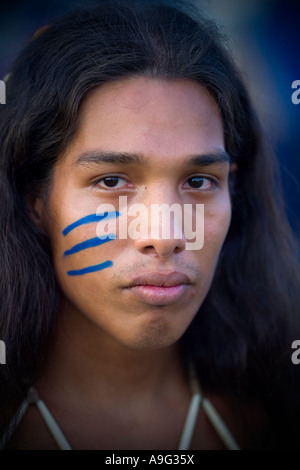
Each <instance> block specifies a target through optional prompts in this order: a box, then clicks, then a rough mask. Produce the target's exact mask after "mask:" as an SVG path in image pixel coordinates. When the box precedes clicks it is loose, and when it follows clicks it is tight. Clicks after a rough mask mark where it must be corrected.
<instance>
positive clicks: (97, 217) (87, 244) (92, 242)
mask: <svg viewBox="0 0 300 470" xmlns="http://www.w3.org/2000/svg"><path fill="white" fill-rule="evenodd" d="M119 215H120V214H119V212H117V211H111V212H104V213H103V214H90V215H87V216H85V217H82V218H80V219H78V220H76V221H75V222H73V223H72V224H70V225H68V226H67V227H66V228H65V229H64V230H63V232H62V233H63V235H64V236H66V235H68V233H70V232H71V231H72V230H74V229H75V228H77V227H79V226H80V225H83V224H89V223H92V222H99V221H101V220H103V219H106V220H108V219H112V218H117V217H118V216H119ZM115 239H116V235H115V234H113V233H110V234H109V235H107V236H106V237H105V238H99V237H95V238H90V239H89V240H85V241H83V242H81V243H78V244H77V245H74V246H73V247H72V248H70V249H69V250H66V251H65V252H64V256H70V255H72V254H74V253H78V252H79V251H82V250H85V249H87V248H93V247H96V246H100V245H103V244H104V243H107V242H109V241H111V240H115ZM111 266H113V262H112V261H111V260H107V261H104V262H103V263H100V264H96V265H93V266H87V267H85V268H82V269H76V270H72V271H67V274H68V275H69V276H81V275H83V274H87V273H92V272H96V271H101V270H102V269H106V268H109V267H111Z"/></svg>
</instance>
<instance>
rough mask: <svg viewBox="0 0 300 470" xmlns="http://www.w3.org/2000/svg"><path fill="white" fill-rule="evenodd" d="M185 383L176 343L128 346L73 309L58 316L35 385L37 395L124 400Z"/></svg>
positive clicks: (184, 388) (185, 387)
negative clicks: (149, 347)
mask: <svg viewBox="0 0 300 470" xmlns="http://www.w3.org/2000/svg"><path fill="white" fill-rule="evenodd" d="M188 386H189V385H188V383H187V378H186V374H185V371H184V367H183V361H182V359H181V356H180V347H179V344H174V345H172V346H169V347H167V348H163V349H158V350H152V351H144V350H135V349H131V348H128V347H127V346H125V345H122V344H120V343H117V342H116V341H115V340H114V338H112V337H110V336H109V335H107V334H106V333H104V332H103V331H102V330H101V328H100V327H98V326H97V325H95V324H93V323H92V322H91V321H90V320H89V319H88V318H86V317H85V316H84V315H83V314H82V313H80V312H78V311H76V310H75V309H73V308H70V309H64V311H63V312H61V315H60V316H59V321H58V330H57V336H56V342H55V344H54V347H53V348H52V351H51V353H50V355H49V359H48V363H47V367H46V369H45V372H44V374H43V376H42V377H41V379H40V380H39V381H38V383H37V387H38V388H39V390H40V393H41V395H43V394H44V393H47V395H48V392H47V390H51V393H54V394H55V395H56V394H57V395H59V394H65V395H68V396H69V397H70V396H74V400H77V399H79V397H80V396H82V397H84V398H85V400H91V401H98V400H100V399H102V400H104V401H107V400H112V401H114V400H115V399H116V397H118V400H119V401H120V400H124V403H126V401H127V400H128V399H130V400H131V401H132V399H134V400H135V401H138V400H139V397H143V400H144V399H145V396H147V395H148V396H149V399H150V396H152V397H153V396H154V395H160V394H162V393H164V391H165V393H168V392H169V391H170V388H171V387H172V388H173V389H174V388H175V389H177V390H180V391H181V393H182V391H183V390H187V389H188ZM167 391H168V392H167ZM49 393H50V392H49Z"/></svg>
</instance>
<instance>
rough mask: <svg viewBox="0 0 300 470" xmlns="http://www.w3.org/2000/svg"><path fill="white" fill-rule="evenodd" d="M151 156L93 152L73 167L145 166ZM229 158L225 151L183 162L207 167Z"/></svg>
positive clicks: (81, 157)
mask: <svg viewBox="0 0 300 470" xmlns="http://www.w3.org/2000/svg"><path fill="white" fill-rule="evenodd" d="M150 159H151V156H148V157H146V156H145V155H144V154H141V153H131V152H105V151H100V150H93V151H89V152H84V153H82V154H80V155H79V156H78V158H77V160H76V162H75V165H83V166H85V165H90V164H97V165H101V164H105V163H110V164H114V165H120V164H122V165H139V166H141V165H143V164H144V165H145V164H146V163H147V160H150ZM230 162H231V158H230V156H229V154H228V153H227V152H226V151H225V150H217V151H215V152H209V153H205V154H199V155H190V156H188V158H187V159H186V160H185V161H184V162H183V164H184V165H185V166H209V165H215V164H224V163H230Z"/></svg>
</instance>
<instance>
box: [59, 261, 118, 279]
mask: <svg viewBox="0 0 300 470" xmlns="http://www.w3.org/2000/svg"><path fill="white" fill-rule="evenodd" d="M112 265H113V262H112V261H110V260H108V261H104V263H100V264H95V265H94V266H88V267H87V268H83V269H75V270H74V271H67V274H68V275H69V276H82V274H87V273H94V272H96V271H101V270H102V269H105V268H110V267H111V266H112Z"/></svg>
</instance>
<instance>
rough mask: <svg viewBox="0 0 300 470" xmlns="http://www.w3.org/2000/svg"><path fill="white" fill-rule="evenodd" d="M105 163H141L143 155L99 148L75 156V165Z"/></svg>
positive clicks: (143, 158) (143, 160)
mask: <svg viewBox="0 0 300 470" xmlns="http://www.w3.org/2000/svg"><path fill="white" fill-rule="evenodd" d="M95 163H96V164H98V165H100V164H105V163H112V164H115V165H118V164H123V165H128V164H131V165H134V164H135V165H142V164H143V163H145V157H144V155H142V154H139V153H130V152H104V151H100V150H93V151H90V152H84V153H82V154H81V155H79V157H78V158H77V160H76V162H75V164H76V165H89V164H95Z"/></svg>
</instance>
